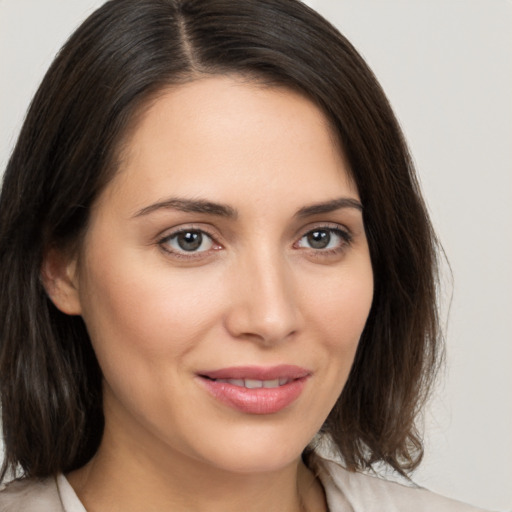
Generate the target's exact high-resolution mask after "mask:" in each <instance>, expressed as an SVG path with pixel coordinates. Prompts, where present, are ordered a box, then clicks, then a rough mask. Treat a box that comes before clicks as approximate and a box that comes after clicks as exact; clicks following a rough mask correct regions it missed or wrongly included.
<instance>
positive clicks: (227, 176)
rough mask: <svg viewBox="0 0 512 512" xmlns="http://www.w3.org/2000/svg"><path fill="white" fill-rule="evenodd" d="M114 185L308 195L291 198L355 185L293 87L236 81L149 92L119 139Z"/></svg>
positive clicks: (320, 116)
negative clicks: (335, 185) (151, 95)
mask: <svg viewBox="0 0 512 512" xmlns="http://www.w3.org/2000/svg"><path fill="white" fill-rule="evenodd" d="M116 180H117V182H118V184H119V183H123V182H124V183H125V185H128V184H129V183H128V182H129V181H131V182H132V185H133V187H134V188H135V189H137V190H138V191H139V192H140V191H141V189H140V184H141V182H142V181H143V182H144V188H145V189H146V190H149V189H151V188H153V193H154V194H158V190H160V193H162V194H163V193H164V190H165V189H168V190H166V191H168V192H169V193H170V192H174V190H176V189H179V191H180V193H181V194H184V195H187V196H196V195H198V194H200V195H210V194H214V195H216V196H219V195H222V194H223V190H225V189H226V188H229V189H230V190H231V191H232V190H233V188H237V189H238V191H239V192H240V194H242V193H244V192H250V191H251V190H252V191H255V190H261V189H262V188H263V189H270V188H271V187H282V188H287V189H289V191H290V193H292V191H293V189H294V188H297V185H304V184H306V185H307V186H308V187H309V190H307V189H304V187H302V191H301V192H300V194H298V195H299V196H300V195H301V194H302V195H305V194H307V193H308V192H309V193H310V194H313V195H314V193H315V189H318V191H319V193H320V191H321V190H324V191H325V190H328V189H329V187H332V183H333V182H336V183H342V184H343V186H344V187H345V188H347V189H350V190H352V191H354V188H355V187H354V185H353V183H352V181H351V179H350V173H349V168H348V165H347V162H346V160H345V157H344V155H343V152H342V151H341V149H340V145H339V144H338V142H337V138H336V136H335V135H334V131H333V129H332V125H331V123H330V121H329V120H328V118H327V117H326V116H325V114H324V113H323V112H322V110H321V109H320V108H319V107H317V106H316V105H315V104H314V103H313V102H312V101H311V100H309V99H308V98H307V97H306V96H305V95H303V94H301V93H299V92H296V91H294V90H291V89H288V88H284V87H275V86H272V87H270V86H265V85H262V84H261V83H258V82H255V81H249V80H247V79H244V78H242V77H237V76H214V77H208V78H202V79H199V80H195V81H192V82H189V83H186V84H183V85H178V86H173V87H170V88H167V89H165V90H163V91H161V92H160V93H159V94H158V95H156V96H155V97H154V98H153V99H152V101H151V102H150V103H148V104H147V106H146V108H145V109H144V110H143V111H142V112H141V113H140V115H139V116H137V118H136V120H135V122H134V124H133V126H132V129H131V130H130V133H129V136H127V137H126V139H125V143H124V144H123V151H122V156H121V159H120V165H119V173H118V176H117V178H116ZM228 185H229V186H228ZM296 192H298V191H296ZM218 199H222V198H221V197H219V198H218ZM307 199H309V201H306V200H307ZM313 199H314V198H313ZM322 199H323V198H322ZM304 200H305V201H306V202H310V200H311V198H306V197H304Z"/></svg>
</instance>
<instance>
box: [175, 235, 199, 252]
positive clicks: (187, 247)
mask: <svg viewBox="0 0 512 512" xmlns="http://www.w3.org/2000/svg"><path fill="white" fill-rule="evenodd" d="M202 243H203V235H202V234H201V233H199V232H197V231H187V232H186V233H180V234H179V235H178V245H179V246H180V249H183V250H184V251H195V250H196V249H199V247H201V244H202Z"/></svg>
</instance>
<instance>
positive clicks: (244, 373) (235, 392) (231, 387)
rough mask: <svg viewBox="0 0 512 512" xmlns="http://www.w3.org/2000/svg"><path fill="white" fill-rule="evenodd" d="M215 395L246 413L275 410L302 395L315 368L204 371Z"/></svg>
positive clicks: (202, 374)
mask: <svg viewBox="0 0 512 512" xmlns="http://www.w3.org/2000/svg"><path fill="white" fill-rule="evenodd" d="M197 376H198V378H199V381H200V382H201V384H202V385H203V386H204V388H205V389H206V390H207V391H208V392H209V394H210V395H211V396H213V398H214V399H215V400H216V401H218V402H220V403H221V404H223V405H227V406H228V407H230V408H232V409H236V410H237V411H239V412H242V413H245V414H260V415H261V414H275V413H278V412H280V411H282V410H283V409H286V408H288V407H289V406H291V405H292V403H293V402H295V401H296V400H297V399H298V398H299V396H300V395H301V393H302V391H303V389H304V387H305V385H306V381H307V380H308V379H309V377H310V376H311V371H309V370H306V369H305V368H301V367H298V366H294V365H280V366H274V367H255V366H246V367H231V368H223V369H220V370H214V371H206V372H200V373H198V374H197Z"/></svg>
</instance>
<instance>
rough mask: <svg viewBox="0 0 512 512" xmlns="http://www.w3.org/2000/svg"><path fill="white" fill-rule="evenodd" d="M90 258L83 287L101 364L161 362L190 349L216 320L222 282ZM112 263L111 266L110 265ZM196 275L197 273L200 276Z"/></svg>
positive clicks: (87, 318) (130, 260) (119, 259)
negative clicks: (215, 293) (215, 296)
mask: <svg viewBox="0 0 512 512" xmlns="http://www.w3.org/2000/svg"><path fill="white" fill-rule="evenodd" d="M100 257H101V254H100V255H98V256H94V259H93V256H91V260H90V261H88V262H87V268H88V269H89V271H88V273H87V275H85V276H84V277H83V279H82V280H81V282H82V285H81V287H80V292H81V293H80V295H81V304H82V310H83V318H84V321H85V323H86V325H87V329H88V331H89V335H90V337H91V340H92V343H93V346H94V348H95V351H96V353H97V356H98V359H99V360H100V364H101V363H102V360H103V361H105V363H106V364H108V362H109V361H111V360H115V361H117V362H118V363H121V362H123V363H124V364H125V365H128V363H130V364H131V365H132V366H135V365H143V364H145V363H152V364H157V365H158V364H159V363H160V362H161V361H162V360H163V357H164V356H166V357H180V356H181V355H184V354H186V353H187V351H189V350H190V349H191V348H192V347H193V346H194V345H195V344H196V343H198V342H199V340H200V339H201V337H202V334H203V333H204V332H205V330H207V329H208V328H209V325H210V324H211V322H212V321H213V319H214V318H216V317H217V316H218V315H217V310H216V308H217V307H218V306H217V305H216V301H215V300H212V296H211V293H208V290H209V289H215V286H218V279H213V278H211V279H210V280H211V281H212V282H211V283H209V281H208V280H205V276H200V275H196V276H194V275H192V276H191V275H184V274H183V275H177V274H176V273H173V272H172V271H169V270H168V269H165V268H164V269H162V268H155V265H151V264H145V262H144V261H142V262H140V261H139V262H137V263H136V259H135V258H129V257H127V258H123V257H121V256H118V257H116V258H115V262H114V261H113V262H109V260H108V258H102V259H101V265H99V264H97V260H98V258H100ZM110 263H112V264H110ZM196 274H197V273H196Z"/></svg>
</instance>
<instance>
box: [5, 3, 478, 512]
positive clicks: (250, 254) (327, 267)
mask: <svg viewBox="0 0 512 512" xmlns="http://www.w3.org/2000/svg"><path fill="white" fill-rule="evenodd" d="M0 237H1V249H0V273H1V279H2V281H1V283H2V289H3V290H4V291H5V292H4V294H3V295H2V298H1V301H2V304H1V309H2V311H3V320H2V331H1V357H0V368H1V373H0V374H1V397H2V398H1V400H2V411H3V432H4V440H5V462H4V466H3V477H4V478H6V477H7V476H8V475H11V476H12V475H15V474H16V472H18V474H19V475H20V476H22V477H24V478H22V479H21V480H19V481H17V482H14V483H11V484H10V485H8V486H7V487H6V489H5V490H4V491H3V492H2V493H1V494H0V496H1V497H0V505H1V507H2V508H1V509H2V510H20V509H21V510H28V511H29V510H46V509H48V510H64V511H66V512H75V511H79V510H80V511H83V510H84V509H85V510H87V511H89V512H93V511H103V510H108V511H115V510H124V511H130V510H142V509H144V510H168V509H170V510H203V509H207V510H209V511H215V510H222V511H229V510H235V509H236V510H244V511H252V510H254V511H259V510H265V511H273V510H280V511H304V510H306V511H322V510H330V511H331V512H333V511H345V510H347V511H349V510H354V511H367V510H386V511H398V510H419V511H421V510H436V511H443V510H446V511H448V510H450V511H452V510H454V511H456V510H460V511H465V510H467V511H469V510H474V509H473V508H471V507H469V506H465V505H462V504H459V503H456V502H453V501H450V500H447V499H445V498H442V497H439V496H436V495H434V494H431V493H429V492H428V491H425V490H421V489H417V488H414V487H413V486H403V485H399V484H394V483H390V482H386V481H384V480H381V479H378V478H376V477H374V476H369V475H367V474H364V473H363V470H370V469H371V468H373V467H375V466H376V465H378V464H379V463H385V464H386V465H388V466H389V467H390V468H392V469H394V470H395V471H397V472H398V473H400V474H402V475H406V474H407V472H408V471H410V470H412V469H414V468H415V467H416V466H417V465H418V464H419V462H420V459H421V454H422V447H421V439H420V437H419V434H418V432H417V430H416V427H415V416H416V413H417V412H418V409H419V407H420V406H421V403H422V402H423V400H424V399H425V397H426V394H427V392H428V389H429V386H430V383H431V380H432V378H433V375H434V373H435V368H436V365H437V361H438V355H439V352H440V349H439V331H438V326H437V317H436V294H435V275H436V242H435V237H434V234H433V232H432V228H431V225H430V222H429V219H428V216H427V214H426V211H425V207H424V204H423V201H422V199H421V196H420V193H419V190H418V187H417V183H416V179H415V176H414V171H413V168H412V164H411V162H410V159H409V156H408V153H407V149H406V147H405V144H404V141H403V137H402V134H401V132H400V129H399V127H398V124H397V122H396V120H395V118H394V116H393V114H392V112H391V110H390V107H389V105H388V103H387V101H386V98H385V96H384V95H383V93H382V91H381V89H380V87H379V85H378V84H377V82H376V80H375V78H374V77H373V75H372V73H371V72H370V70H369V69H368V68H367V66H366V64H365V63H364V62H363V60H362V59H361V58H360V57H359V55H358V54H357V53H356V51H355V50H354V49H353V48H352V46H351V45H350V44H349V43H348V42H347V41H346V40H345V39H344V38H343V37H342V36H341V35H340V34H339V33H338V32H337V31H336V30H335V29H334V28H333V27H332V26H330V25H329V24H328V23H327V22H326V21H325V20H323V19H322V18H320V17H319V16H318V15H317V14H315V13H314V12H313V11H311V10H310V9H308V8H307V7H305V6H304V5H302V4H300V3H298V2H296V1H294V0H243V1H238V2H231V1H225V0H211V1H204V0H202V1H198V0H196V1H177V0H143V1H140V0H113V1H110V2H107V3H106V4H105V5H104V6H103V7H102V8H100V9H99V10H98V11H96V12H95V13H94V14H93V15H92V16H91V17H90V18H89V19H88V20H86V21H85V23H84V24H83V25H82V26H81V27H80V28H79V29H78V30H77V31H76V32H75V34H74V35H73V36H72V37H71V39H70V40H69V41H68V43H67V44H66V45H65V47H64V48H63V50H62V51H61V52H60V54H59V55H58V57H57V58H56V60H55V62H54V64H53V65H52V67H51V68H50V70H49V71H48V73H47V76H46V77H45V79H44V81H43V83H42V85H41V87H40V89H39V91H38V92H37V94H36V96H35V98H34V101H33V103H32V106H31V108H30V111H29V114H28V116H27V119H26V122H25V125H24V127H23V129H22V132H21V134H20V138H19V140H18V143H17V146H16V148H15V150H14V153H13V155H12V158H11V160H10V162H9V164H8V168H7V170H6V173H5V179H4V185H3V191H2V198H1V204H0ZM327 455H329V456H330V458H332V459H334V460H332V461H330V460H328V458H326V457H327ZM44 507H46V508H44Z"/></svg>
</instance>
